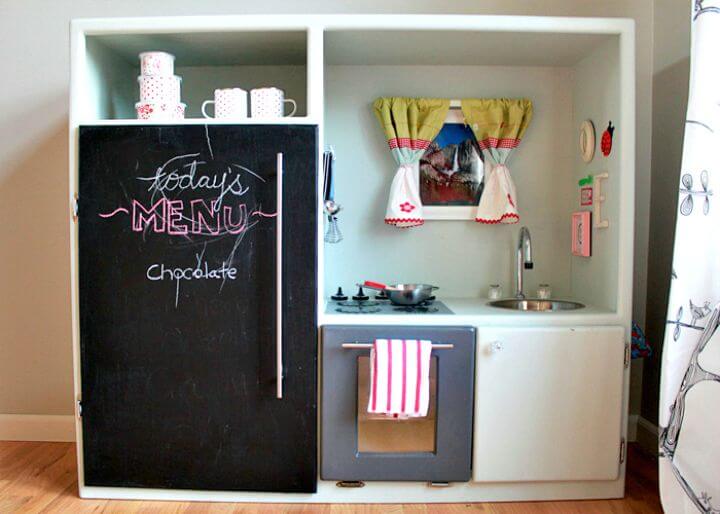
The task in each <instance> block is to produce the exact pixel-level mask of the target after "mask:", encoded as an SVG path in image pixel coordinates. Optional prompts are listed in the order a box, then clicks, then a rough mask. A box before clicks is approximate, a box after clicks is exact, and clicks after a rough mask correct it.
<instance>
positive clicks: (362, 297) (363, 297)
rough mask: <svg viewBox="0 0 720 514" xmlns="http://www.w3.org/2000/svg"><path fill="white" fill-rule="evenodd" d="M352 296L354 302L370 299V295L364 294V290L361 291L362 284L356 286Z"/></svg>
mask: <svg viewBox="0 0 720 514" xmlns="http://www.w3.org/2000/svg"><path fill="white" fill-rule="evenodd" d="M352 298H353V300H355V301H356V302H364V301H366V300H369V299H370V297H369V296H368V295H366V294H365V291H363V288H362V286H359V287H358V290H357V293H355V294H354V295H353V297H352Z"/></svg>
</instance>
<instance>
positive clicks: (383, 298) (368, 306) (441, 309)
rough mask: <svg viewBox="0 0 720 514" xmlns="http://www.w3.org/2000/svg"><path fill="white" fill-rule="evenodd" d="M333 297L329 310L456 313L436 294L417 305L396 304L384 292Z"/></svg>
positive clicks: (363, 312) (388, 312)
mask: <svg viewBox="0 0 720 514" xmlns="http://www.w3.org/2000/svg"><path fill="white" fill-rule="evenodd" d="M331 298H332V301H330V302H329V303H328V312H337V313H341V314H454V313H453V311H451V310H450V309H449V308H448V306H447V305H445V304H444V303H443V302H441V301H439V300H437V299H436V298H435V297H434V296H431V297H430V298H428V299H427V300H425V301H424V302H421V303H419V304H417V305H395V304H394V303H392V302H391V301H390V299H389V298H388V297H387V295H385V294H384V293H378V294H376V295H374V296H373V297H369V296H367V295H365V294H364V293H363V292H362V290H360V291H358V294H356V295H354V296H353V297H352V298H348V297H346V296H344V295H342V294H339V295H338V294H335V295H333V296H332V297H331Z"/></svg>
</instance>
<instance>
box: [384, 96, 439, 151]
mask: <svg viewBox="0 0 720 514" xmlns="http://www.w3.org/2000/svg"><path fill="white" fill-rule="evenodd" d="M373 108H374V111H375V116H377V119H378V121H380V125H382V128H383V131H384V132H385V137H386V138H387V141H388V144H389V145H390V148H410V149H413V150H424V149H425V148H427V146H428V145H429V144H430V142H431V141H432V140H433V139H434V138H435V136H437V134H438V132H440V129H441V128H442V126H443V124H444V123H445V118H446V117H447V112H448V109H450V100H445V99H442V98H406V97H384V98H378V99H377V100H375V103H374V104H373Z"/></svg>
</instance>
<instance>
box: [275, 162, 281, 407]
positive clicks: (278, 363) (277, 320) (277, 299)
mask: <svg viewBox="0 0 720 514" xmlns="http://www.w3.org/2000/svg"><path fill="white" fill-rule="evenodd" d="M276 167H277V193H276V198H277V210H276V212H277V216H275V252H276V255H275V266H276V268H275V334H276V336H275V337H276V339H275V372H276V373H277V382H276V390H275V396H276V397H277V398H278V399H282V397H283V332H282V320H283V317H282V307H283V301H282V298H283V287H282V278H283V277H282V228H283V226H282V204H283V154H281V153H279V154H277V164H276Z"/></svg>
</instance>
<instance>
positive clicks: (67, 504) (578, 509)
mask: <svg viewBox="0 0 720 514" xmlns="http://www.w3.org/2000/svg"><path fill="white" fill-rule="evenodd" d="M628 469H629V473H628V479H627V490H626V495H627V496H626V498H625V499H623V500H607V501H572V502H540V503H475V504H451V505H438V504H428V505H339V504H336V505H279V504H274V505H273V504H263V505H258V504H239V503H235V504H228V503H194V502H149V501H148V502H141V501H137V502H136V501H114V500H113V501H108V500H81V499H79V498H78V496H77V481H76V477H75V447H74V445H73V444H70V443H23V442H0V514H11V513H12V514H16V513H26V512H28V513H30V512H32V513H34V512H67V513H73V514H75V513H77V514H82V513H86V512H97V513H100V512H102V513H111V512H112V513H123V514H125V513H152V514H157V513H187V514H191V513H192V514H195V513H198V514H199V513H241V514H246V513H247V514H251V513H252V514H254V513H258V514H260V513H262V514H281V513H286V512H287V513H312V514H314V513H318V514H355V513H358V514H381V513H382V514H384V513H395V514H404V513H408V514H440V513H448V514H460V513H462V514H475V513H483V514H525V513H534V512H537V513H544V514H576V513H577V514H595V513H604V512H608V513H617V514H620V513H639V514H644V513H656V512H657V513H661V512H662V509H661V508H660V502H659V499H658V494H657V471H656V469H657V468H656V463H655V461H654V460H653V459H652V458H650V457H647V456H645V455H644V454H642V453H641V452H640V451H639V450H637V449H636V448H633V447H632V445H631V447H630V451H629V455H628Z"/></svg>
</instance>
